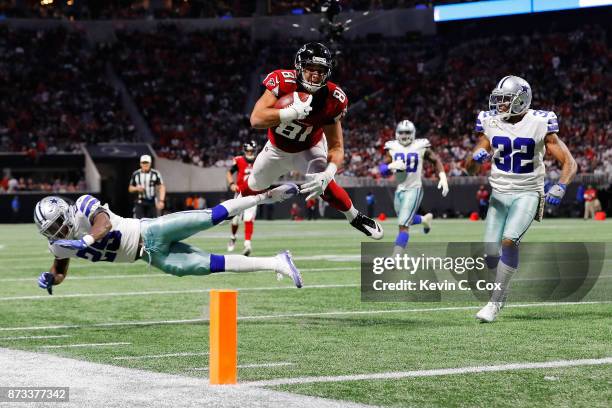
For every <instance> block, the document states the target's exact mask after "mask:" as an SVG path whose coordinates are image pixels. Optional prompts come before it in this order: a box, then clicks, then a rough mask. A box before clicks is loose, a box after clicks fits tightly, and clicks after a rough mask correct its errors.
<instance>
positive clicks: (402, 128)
mask: <svg viewBox="0 0 612 408" xmlns="http://www.w3.org/2000/svg"><path fill="white" fill-rule="evenodd" d="M415 135H416V128H415V127H414V123H412V122H411V121H409V120H402V121H401V122H400V123H398V124H397V127H396V128H395V139H397V141H398V142H400V144H401V145H404V146H408V145H409V144H410V143H412V142H414V136H415Z"/></svg>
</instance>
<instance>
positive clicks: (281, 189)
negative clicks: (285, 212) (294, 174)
mask: <svg viewBox="0 0 612 408" xmlns="http://www.w3.org/2000/svg"><path fill="white" fill-rule="evenodd" d="M299 192H300V189H299V188H298V186H297V185H295V184H293V183H285V184H283V185H281V186H278V187H276V188H273V189H272V190H268V191H266V192H265V193H261V195H262V196H263V199H262V200H261V202H260V204H272V203H281V202H283V201H285V200H288V199H290V198H291V197H295V196H297V195H298V194H299Z"/></svg>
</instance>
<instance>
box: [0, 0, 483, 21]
mask: <svg viewBox="0 0 612 408" xmlns="http://www.w3.org/2000/svg"><path fill="white" fill-rule="evenodd" d="M328 1H329V0H327V1H326V0H274V1H264V2H263V7H261V8H260V9H258V8H257V5H256V3H257V1H256V0H215V1H212V0H189V1H187V0H165V1H162V2H157V3H154V2H151V1H146V0H105V1H100V0H80V1H74V0H51V1H48V0H47V1H40V0H25V1H21V2H18V1H17V0H0V16H2V15H4V16H7V17H19V18H46V19H49V18H55V19H78V20H87V19H102V20H105V19H169V18H232V17H250V16H253V15H256V14H257V12H259V13H262V14H269V15H281V14H306V13H318V12H320V10H321V5H323V4H325V3H326V2H328ZM470 1H476V0H339V4H340V5H341V7H342V10H343V11H368V10H388V9H392V8H414V7H422V8H428V7H433V6H435V5H440V4H447V3H467V2H470Z"/></svg>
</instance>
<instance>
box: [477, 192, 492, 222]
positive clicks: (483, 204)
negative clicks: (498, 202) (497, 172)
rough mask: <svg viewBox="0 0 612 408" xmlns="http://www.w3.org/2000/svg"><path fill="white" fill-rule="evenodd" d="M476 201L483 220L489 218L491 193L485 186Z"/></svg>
mask: <svg viewBox="0 0 612 408" xmlns="http://www.w3.org/2000/svg"><path fill="white" fill-rule="evenodd" d="M476 200H478V215H479V217H480V219H481V220H484V219H485V218H487V210H488V209H489V191H488V190H487V189H486V188H485V186H484V184H481V185H480V188H479V189H478V191H477V192H476Z"/></svg>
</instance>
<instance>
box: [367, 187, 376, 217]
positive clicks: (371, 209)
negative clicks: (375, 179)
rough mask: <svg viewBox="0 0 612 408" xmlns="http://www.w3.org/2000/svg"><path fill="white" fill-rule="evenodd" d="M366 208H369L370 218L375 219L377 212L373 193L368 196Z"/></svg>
mask: <svg viewBox="0 0 612 408" xmlns="http://www.w3.org/2000/svg"><path fill="white" fill-rule="evenodd" d="M366 206H367V207H368V217H370V218H374V217H375V215H374V213H375V212H376V208H375V207H376V198H375V197H374V193H372V192H371V191H370V192H368V195H366Z"/></svg>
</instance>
